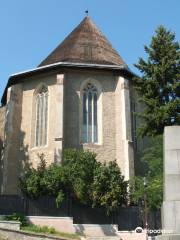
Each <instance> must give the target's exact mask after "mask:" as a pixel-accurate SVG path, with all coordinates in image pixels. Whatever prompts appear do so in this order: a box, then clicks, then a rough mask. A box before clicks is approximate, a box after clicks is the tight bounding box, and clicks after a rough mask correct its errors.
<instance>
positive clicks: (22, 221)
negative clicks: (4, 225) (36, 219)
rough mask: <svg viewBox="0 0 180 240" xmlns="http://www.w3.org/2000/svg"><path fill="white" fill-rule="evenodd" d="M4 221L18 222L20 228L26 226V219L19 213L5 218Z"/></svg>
mask: <svg viewBox="0 0 180 240" xmlns="http://www.w3.org/2000/svg"><path fill="white" fill-rule="evenodd" d="M4 220H6V221H18V222H20V224H21V226H26V225H27V220H26V217H25V216H24V215H23V214H20V213H13V214H12V215H9V216H5V217H4Z"/></svg>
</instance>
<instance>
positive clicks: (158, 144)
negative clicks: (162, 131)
mask: <svg viewBox="0 0 180 240" xmlns="http://www.w3.org/2000/svg"><path fill="white" fill-rule="evenodd" d="M141 161H142V162H144V163H145V164H146V166H147V168H146V173H145V178H146V180H147V186H145V185H144V177H142V176H136V177H135V178H134V179H133V180H132V181H131V183H130V193H131V200H132V202H134V203H136V204H139V203H142V201H143V200H144V195H145V194H146V195H147V205H148V208H149V210H157V209H160V207H161V205H162V200H163V140H162V136H161V135H159V136H156V137H154V138H152V139H151V144H150V147H148V148H147V149H146V150H145V151H144V155H143V157H142V159H141Z"/></svg>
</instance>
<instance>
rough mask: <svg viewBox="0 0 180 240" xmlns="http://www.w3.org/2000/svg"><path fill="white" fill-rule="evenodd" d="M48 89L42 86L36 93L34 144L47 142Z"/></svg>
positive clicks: (37, 145)
mask: <svg viewBox="0 0 180 240" xmlns="http://www.w3.org/2000/svg"><path fill="white" fill-rule="evenodd" d="M47 121H48V89H47V87H46V86H42V87H41V88H40V90H39V91H38V92H37V94H36V126H35V127H36V129H35V146H36V147H40V146H45V145H46V144H47Z"/></svg>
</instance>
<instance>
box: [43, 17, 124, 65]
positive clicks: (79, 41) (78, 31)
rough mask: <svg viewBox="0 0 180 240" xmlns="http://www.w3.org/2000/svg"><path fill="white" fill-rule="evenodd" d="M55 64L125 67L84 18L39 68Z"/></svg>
mask: <svg viewBox="0 0 180 240" xmlns="http://www.w3.org/2000/svg"><path fill="white" fill-rule="evenodd" d="M57 62H72V63H73V62H74V63H96V64H113V65H125V63H124V61H123V60H122V59H121V57H120V56H119V54H118V53H117V52H116V50H114V49H113V47H112V45H111V44H110V42H109V41H108V40H107V39H106V37H105V36H104V35H103V34H102V33H101V31H100V30H99V29H98V28H97V26H96V25H95V24H94V23H93V21H92V20H91V19H90V18H89V17H85V18H84V19H83V21H82V22H81V23H80V24H79V25H78V26H77V27H76V28H75V29H74V30H73V31H72V32H71V33H70V34H69V35H68V36H67V37H66V38H65V40H64V41H63V42H62V43H61V44H60V45H59V46H58V47H57V48H56V49H55V50H54V51H53V52H52V53H51V54H50V55H49V56H48V57H47V58H46V59H45V60H44V61H42V62H41V64H40V65H39V66H45V65H49V64H53V63H57Z"/></svg>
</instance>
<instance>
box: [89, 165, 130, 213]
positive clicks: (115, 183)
mask: <svg viewBox="0 0 180 240" xmlns="http://www.w3.org/2000/svg"><path fill="white" fill-rule="evenodd" d="M92 200H93V206H101V207H103V208H105V209H106V211H107V214H109V213H110V212H113V211H115V210H117V208H118V207H119V206H122V205H126V204H127V182H126V181H124V176H122V175H121V171H120V169H119V167H118V165H117V163H116V161H112V162H109V163H108V164H105V163H104V164H101V165H99V167H97V168H96V169H95V172H94V180H93V184H92Z"/></svg>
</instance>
